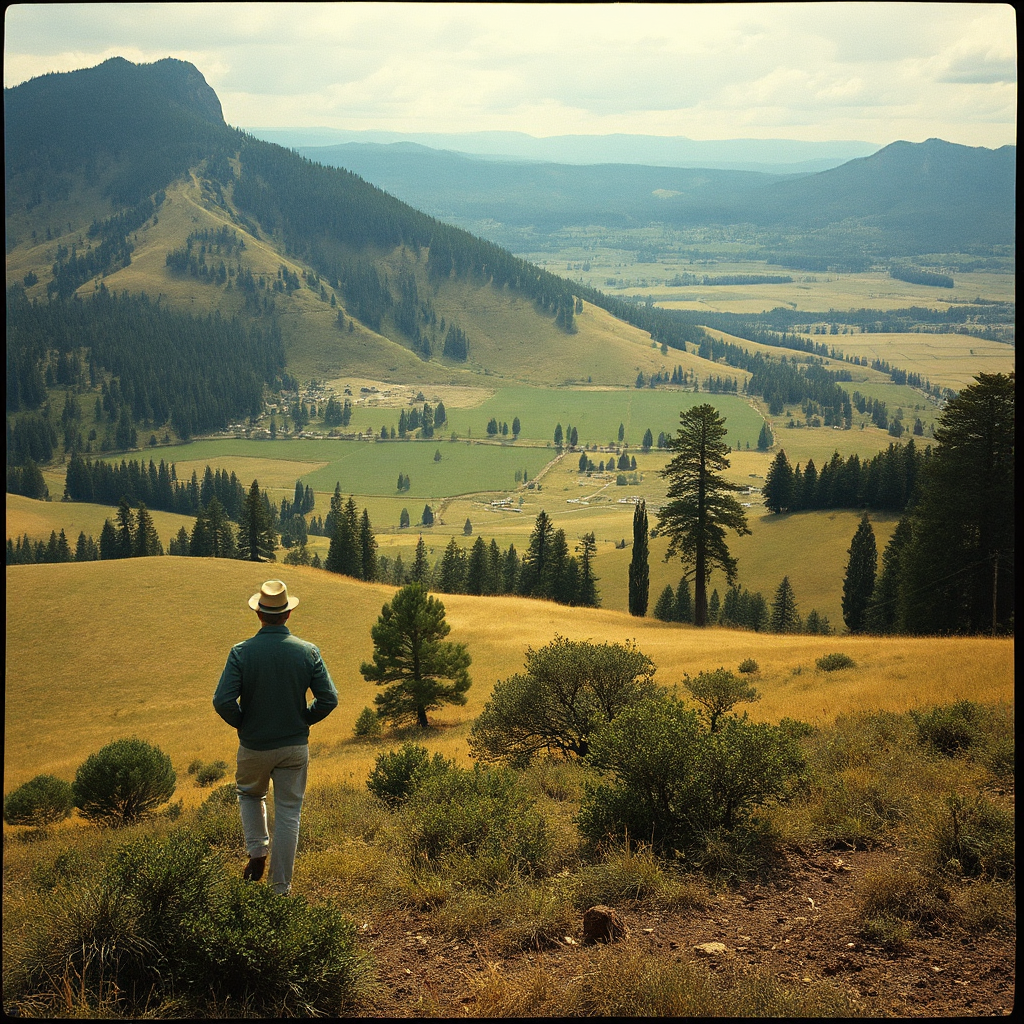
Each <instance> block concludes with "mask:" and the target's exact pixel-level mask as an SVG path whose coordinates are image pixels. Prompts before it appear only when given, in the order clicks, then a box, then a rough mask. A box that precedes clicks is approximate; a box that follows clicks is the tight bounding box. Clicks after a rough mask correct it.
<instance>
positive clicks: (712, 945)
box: [693, 942, 729, 956]
mask: <svg viewBox="0 0 1024 1024" xmlns="http://www.w3.org/2000/svg"><path fill="white" fill-rule="evenodd" d="M693 950H694V952H695V953H699V954H700V955H701V956H721V955H722V954H723V953H728V952H729V950H728V948H727V946H726V945H725V943H724V942H701V943H699V944H698V945H696V946H694V947H693Z"/></svg>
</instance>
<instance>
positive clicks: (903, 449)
mask: <svg viewBox="0 0 1024 1024" xmlns="http://www.w3.org/2000/svg"><path fill="white" fill-rule="evenodd" d="M931 457H932V449H931V447H930V446H929V447H926V448H925V450H924V451H923V452H921V451H919V450H918V448H917V447H916V445H915V444H914V439H913V438H911V439H910V440H909V441H908V442H907V443H906V444H905V445H898V444H890V445H889V447H888V448H887V449H886V450H885V451H884V452H879V454H878V455H876V456H874V457H873V458H870V459H865V460H864V461H863V462H861V460H860V458H859V456H858V455H856V454H853V455H851V456H850V457H849V458H848V459H845V460H844V459H843V457H842V456H841V455H840V454H839V453H838V452H833V454H832V458H831V459H830V460H829V461H828V462H827V463H825V465H824V466H822V468H821V471H820V472H819V471H818V469H817V468H816V467H815V465H814V460H813V459H808V460H807V465H806V466H805V467H804V468H803V469H801V468H800V464H799V463H797V466H796V468H795V469H794V468H793V467H792V466H790V463H789V459H788V458H787V456H786V452H785V449H782V450H780V451H779V452H778V454H776V456H775V458H774V459H773V460H772V464H771V466H770V467H769V469H768V473H767V474H766V476H765V481H764V487H762V489H761V491H762V495H763V497H764V505H765V508H766V509H768V511H769V512H772V513H779V512H803V511H808V510H811V509H829V508H866V509H871V510H874V511H881V512H904V511H906V509H907V508H908V507H909V506H910V505H911V504H912V502H913V500H914V497H915V487H916V484H917V481H918V478H919V477H920V475H921V472H922V470H923V469H924V468H925V467H926V466H927V465H928V463H929V462H930V460H931Z"/></svg>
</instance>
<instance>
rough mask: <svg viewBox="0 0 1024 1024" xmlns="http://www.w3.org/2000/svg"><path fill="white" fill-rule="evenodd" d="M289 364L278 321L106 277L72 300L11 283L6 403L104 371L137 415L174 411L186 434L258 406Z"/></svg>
mask: <svg viewBox="0 0 1024 1024" xmlns="http://www.w3.org/2000/svg"><path fill="white" fill-rule="evenodd" d="M283 367H284V349H283V346H282V343H281V333H280V329H279V328H278V327H277V325H276V324H270V325H269V326H267V327H266V328H264V327H261V326H258V325H257V326H248V327H247V326H245V325H243V323H242V322H241V321H240V320H238V319H237V318H236V319H231V320H227V319H225V318H223V317H221V316H220V314H219V313H214V314H213V315H211V316H206V317H197V316H192V315H190V314H187V313H180V312H176V311H173V310H171V309H168V308H167V307H166V306H163V305H162V304H161V303H160V301H159V300H158V301H156V302H153V301H151V300H150V299H149V298H148V296H146V295H145V294H142V295H134V296H132V295H128V294H122V295H120V296H118V295H114V294H113V293H111V292H108V291H107V290H106V289H105V288H103V287H102V286H101V287H100V289H99V290H98V291H97V292H96V294H95V295H94V296H93V297H92V298H90V299H87V300H79V299H73V300H69V301H65V302H49V303H40V302H38V301H33V302H30V301H29V300H28V298H27V297H26V295H25V291H24V289H23V288H22V287H21V286H20V285H15V286H12V287H11V288H9V289H8V292H7V371H8V372H7V411H8V413H11V412H17V411H19V410H23V409H34V408H38V407H39V406H41V405H42V404H43V403H44V402H45V399H46V387H47V385H49V386H54V385H64V386H67V387H71V388H78V387H81V386H84V385H85V383H86V382H88V383H89V384H91V385H93V386H95V385H96V384H97V383H98V382H99V380H100V379H101V374H102V373H103V372H104V371H105V372H107V373H110V374H112V375H113V376H114V377H116V378H117V380H118V381H119V389H118V390H119V394H120V396H121V399H122V401H123V405H124V408H125V409H126V410H127V412H128V413H129V415H130V416H131V418H132V419H133V420H134V422H135V423H138V424H152V425H155V426H158V425H162V424H164V423H167V422H168V421H170V423H171V424H172V426H173V427H174V429H175V431H176V432H177V433H178V436H179V437H181V438H188V437H191V436H192V435H193V434H195V433H197V432H199V431H204V430H214V429H222V428H223V427H226V426H227V425H228V423H229V422H231V421H232V420H236V419H244V418H246V417H248V416H256V415H259V414H260V412H261V411H262V408H263V387H264V385H266V384H272V383H273V382H274V381H275V380H276V379H277V378H278V376H279V374H280V373H281V372H282V370H283ZM33 458H35V456H33ZM36 461H40V460H39V459H36Z"/></svg>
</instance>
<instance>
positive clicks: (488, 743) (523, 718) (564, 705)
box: [469, 636, 657, 767]
mask: <svg viewBox="0 0 1024 1024" xmlns="http://www.w3.org/2000/svg"><path fill="white" fill-rule="evenodd" d="M654 671H655V669H654V663H653V662H652V661H651V659H650V658H648V657H647V655H646V654H644V653H643V652H642V651H640V650H639V648H637V647H636V646H635V644H633V643H631V642H628V641H627V642H626V643H625V644H607V643H604V644H595V643H593V642H592V641H589V640H569V639H567V638H566V637H561V636H556V637H555V638H554V640H552V641H551V643H549V644H546V645H545V646H544V647H541V648H540V649H539V650H536V651H535V650H533V649H528V650H527V652H526V665H525V672H522V673H517V674H516V675H513V676H510V677H509V678H508V679H505V680H499V681H498V682H497V683H495V686H494V690H493V691H492V693H491V697H490V700H488V702H487V704H486V705H485V706H484V710H483V712H482V713H481V715H480V717H479V718H478V719H477V720H476V722H474V724H473V730H472V733H471V735H470V740H469V745H470V748H471V750H472V751H473V755H474V756H475V757H478V758H480V759H481V760H485V761H504V762H506V763H508V764H510V765H512V766H514V767H522V766H524V765H525V764H527V763H528V762H529V760H530V758H531V757H533V756H534V755H535V754H538V753H540V752H542V751H548V752H552V753H557V754H562V755H572V756H576V757H586V756H587V752H588V750H589V746H590V737H591V734H592V733H593V732H594V731H595V730H596V729H598V728H599V727H601V726H604V725H607V724H608V723H609V722H610V721H612V720H613V719H614V718H615V716H616V715H618V714H620V713H621V712H622V710H623V709H624V708H627V707H631V706H633V705H635V704H637V703H639V702H640V701H641V700H644V699H645V698H647V697H649V696H651V695H652V694H654V693H655V692H656V690H657V685H656V684H655V682H654Z"/></svg>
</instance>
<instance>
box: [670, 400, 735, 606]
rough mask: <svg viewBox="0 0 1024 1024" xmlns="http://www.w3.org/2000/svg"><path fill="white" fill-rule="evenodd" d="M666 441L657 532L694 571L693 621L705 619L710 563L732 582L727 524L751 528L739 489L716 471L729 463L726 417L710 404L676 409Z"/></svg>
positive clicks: (711, 566) (733, 568)
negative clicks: (664, 489) (664, 492)
mask: <svg viewBox="0 0 1024 1024" xmlns="http://www.w3.org/2000/svg"><path fill="white" fill-rule="evenodd" d="M679 421H680V426H679V430H678V431H677V433H676V436H675V437H674V438H672V440H671V441H670V442H669V449H670V450H671V451H672V453H673V455H672V458H671V460H670V461H669V463H668V465H667V466H666V467H665V469H664V470H662V472H661V475H662V476H663V477H665V478H666V479H667V480H668V481H669V487H668V499H669V500H668V502H667V503H666V505H665V506H664V507H663V508H662V510H661V511H660V512H659V513H658V518H659V520H660V522H659V531H660V532H662V533H665V534H667V535H668V537H669V545H668V551H667V553H666V555H665V557H666V559H668V558H671V557H673V556H674V555H677V554H678V555H679V556H680V558H681V560H682V562H683V564H684V566H686V567H687V568H690V567H692V568H693V569H694V570H695V574H694V617H693V620H694V624H695V625H697V626H705V625H707V622H708V602H707V585H708V582H709V580H710V577H711V571H712V569H713V568H719V569H721V570H722V571H723V572H724V573H725V576H726V580H727V581H728V582H729V583H730V584H732V583H733V582H734V580H735V578H736V559H735V558H733V557H732V556H731V555H730V554H729V549H728V547H727V546H726V543H725V532H726V530H727V529H731V530H735V531H736V533H737V534H739V535H740V536H742V535H743V534H748V533H750V529H749V527H748V526H747V518H746V515H745V513H744V511H743V507H742V506H741V505H740V503H739V502H738V501H737V500H736V499H735V498H734V497H733V496H732V493H730V492H735V491H739V490H741V487H740V486H739V485H738V484H732V483H729V482H728V481H727V480H725V479H724V478H723V477H722V476H720V475H719V474H720V473H721V471H722V470H723V469H727V468H728V466H729V460H728V458H727V457H726V455H727V452H728V447H727V445H726V444H725V440H724V438H725V433H726V428H725V420H724V419H723V418H722V417H721V416H720V415H719V413H718V410H717V409H716V408H715V407H714V406H713V405H709V404H705V405H698V406H694V407H693V408H691V409H688V410H686V411H685V412H682V413H680V416H679Z"/></svg>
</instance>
